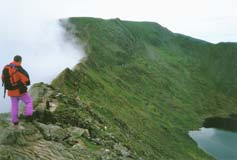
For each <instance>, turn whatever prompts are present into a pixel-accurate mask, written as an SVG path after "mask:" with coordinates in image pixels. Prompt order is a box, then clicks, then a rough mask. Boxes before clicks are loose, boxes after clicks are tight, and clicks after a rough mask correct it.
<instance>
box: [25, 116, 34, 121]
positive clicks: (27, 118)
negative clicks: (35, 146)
mask: <svg viewBox="0 0 237 160" xmlns="http://www.w3.org/2000/svg"><path fill="white" fill-rule="evenodd" d="M25 121H26V122H32V121H33V117H32V116H25Z"/></svg>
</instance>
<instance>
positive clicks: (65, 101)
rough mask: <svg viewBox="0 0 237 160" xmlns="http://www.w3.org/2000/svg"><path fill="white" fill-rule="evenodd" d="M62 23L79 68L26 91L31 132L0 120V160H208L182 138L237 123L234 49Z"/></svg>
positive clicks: (102, 24) (141, 29)
mask: <svg viewBox="0 0 237 160" xmlns="http://www.w3.org/2000/svg"><path fill="white" fill-rule="evenodd" d="M61 22H62V25H63V27H64V28H65V29H66V31H68V32H69V33H71V34H73V35H74V36H75V38H77V39H78V41H80V42H82V43H85V52H86V54H87V57H86V60H84V61H83V62H81V63H79V64H77V65H76V66H75V68H74V69H69V68H67V69H65V70H64V71H63V72H62V73H60V74H59V75H58V76H57V77H56V78H55V79H54V80H53V81H52V84H51V85H46V84H43V83H40V84H35V85H34V86H33V87H32V88H31V90H30V92H31V95H32V96H33V98H34V108H35V110H36V112H35V113H34V121H33V123H32V124H31V123H25V122H24V119H22V123H21V125H22V126H24V127H25V128H26V129H23V130H21V131H18V130H16V131H15V130H12V129H11V126H10V122H9V121H8V120H6V119H7V118H3V119H0V123H1V124H2V125H1V127H0V128H1V130H4V132H3V133H0V153H1V154H0V157H1V158H2V159H4V158H5V159H7V158H8V159H16V158H18V159H34V158H37V157H40V158H41V159H50V156H51V157H57V156H58V157H61V158H62V159H124V160H132V159H139V160H143V159H144V160H154V159H161V160H162V159H164V160H167V159H175V160H176V159H178V160H185V159H187V160H190V159H195V160H199V159H200V160H204V159H207V160H209V159H213V157H211V156H210V155H207V154H206V153H205V152H204V151H202V150H201V149H200V148H198V146H197V144H196V143H195V142H194V141H193V140H192V139H191V138H190V137H189V136H188V132H189V131H190V130H196V129H198V128H200V127H202V123H203V122H204V121H205V119H206V118H209V117H215V116H217V117H228V116H229V115H230V114H235V113H237V109H236V104H237V100H236V94H235V93H237V87H236V84H237V79H236V78H235V76H236V69H235V66H236V65H235V61H236V59H237V57H236V56H235V54H234V53H235V52H237V48H236V43H220V44H212V43H209V42H205V41H202V40H198V39H193V38H191V37H189V36H183V35H180V34H176V33H172V32H171V31H169V30H168V29H166V28H164V27H162V26H161V25H159V24H156V23H153V22H130V21H122V20H119V19H115V20H103V19H96V18H69V19H68V20H67V21H66V22H65V21H63V20H61ZM78 43H79V42H78ZM223 53H224V54H223ZM230 82H231V83H230ZM47 101H48V102H49V106H47V103H46V102H47ZM47 108H49V109H47ZM1 117H2V116H1ZM27 127H29V129H27ZM31 129H32V130H31ZM32 131H35V132H34V133H33V132H32ZM16 135H19V136H16ZM4 137H11V138H10V141H9V142H8V141H5V139H4ZM25 137H28V138H29V139H30V140H32V141H29V142H27V141H26V140H27V139H25ZM34 141H35V143H33V142H34ZM16 142H17V143H16ZM18 142H22V143H18ZM37 142H40V143H37ZM55 145H56V146H55ZM40 146H41V147H42V146H45V148H44V149H43V150H42V152H41V150H40ZM50 146H53V147H50ZM64 151H65V152H64ZM24 153H25V155H24ZM9 157H10V158H9Z"/></svg>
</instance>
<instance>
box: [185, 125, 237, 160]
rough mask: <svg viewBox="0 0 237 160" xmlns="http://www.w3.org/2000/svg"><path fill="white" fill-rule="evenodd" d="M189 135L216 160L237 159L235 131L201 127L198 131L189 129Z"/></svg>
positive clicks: (236, 136)
mask: <svg viewBox="0 0 237 160" xmlns="http://www.w3.org/2000/svg"><path fill="white" fill-rule="evenodd" d="M189 136H190V137H192V138H193V139H194V140H195V141H196V143H197V144H198V146H199V147H200V148H201V149H203V150H204V151H205V152H206V153H208V154H209V155H211V156H213V157H214V158H216V159H217V160H236V159H237V132H230V131H224V130H220V129H215V128H201V129H200V130H198V131H190V132H189Z"/></svg>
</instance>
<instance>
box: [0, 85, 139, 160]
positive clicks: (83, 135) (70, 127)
mask: <svg viewBox="0 0 237 160" xmlns="http://www.w3.org/2000/svg"><path fill="white" fill-rule="evenodd" d="M30 93H31V95H32V97H33V99H34V110H35V111H34V114H33V121H32V122H26V121H25V119H24V117H23V116H20V125H19V126H18V127H15V126H13V125H12V124H11V123H10V120H9V119H10V118H9V117H8V116H7V115H2V116H1V118H0V124H1V125H0V130H1V132H0V159H1V160H16V159H17V160H36V159H40V160H53V159H57V160H67V159H68V160H90V159H92V160H93V159H101V160H109V159H113V160H114V159H115V160H116V159H124V160H130V159H138V157H137V156H136V154H135V153H133V152H132V151H130V150H129V149H128V148H127V147H125V146H124V145H123V144H122V143H120V142H119V139H116V137H114V136H112V135H113V134H112V133H110V132H107V126H106V125H105V124H104V122H103V120H102V119H101V118H100V117H99V116H97V115H96V114H95V113H93V112H92V111H91V110H90V109H89V108H87V106H86V105H85V104H82V103H81V102H80V100H79V98H78V97H76V98H75V99H73V98H69V97H67V96H66V95H63V94H62V93H60V92H58V91H57V90H55V89H54V88H53V87H52V86H50V85H46V84H43V83H39V84H35V85H33V87H32V88H31V90H30ZM65 107H68V108H66V109H72V110H69V111H68V110H66V109H65ZM64 109H65V110H64ZM71 111H75V112H77V114H75V113H73V112H71ZM62 112H63V113H62ZM69 113H70V114H71V115H72V117H73V118H74V120H73V119H69V118H68V117H67V116H70V115H67V114H69ZM74 114H75V115H74ZM61 115H64V116H65V117H60V116H61ZM73 115H74V116H73ZM64 118H66V119H64ZM75 119H76V120H75ZM108 135H110V136H108Z"/></svg>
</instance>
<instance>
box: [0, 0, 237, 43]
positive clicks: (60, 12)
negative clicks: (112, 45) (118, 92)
mask: <svg viewBox="0 0 237 160" xmlns="http://www.w3.org/2000/svg"><path fill="white" fill-rule="evenodd" d="M0 1H1V3H0V4H1V6H0V14H1V15H0V16H1V19H2V17H5V18H14V16H16V15H21V16H23V17H25V18H26V19H25V20H27V17H29V16H30V14H31V13H32V14H33V15H34V14H35V13H36V12H37V14H38V15H39V16H40V17H42V15H43V16H48V17H52V18H62V17H70V16H90V17H101V18H116V17H118V18H121V19H126V20H136V21H155V22H158V23H160V24H161V25H163V26H165V27H167V28H169V29H170V30H172V31H173V32H178V33H183V34H186V35H190V36H193V37H196V38H200V39H204V40H206V41H210V42H214V43H216V42H220V41H235V42H236V41H237V21H236V19H237V1H236V0H178V1H175V0H117V1H115V0H38V1H36V0H0ZM2 13H3V14H2ZM6 13H7V14H6ZM36 18H37V17H36ZM16 23H18V24H19V23H24V21H22V20H20V21H16ZM4 25H6V24H4ZM8 25H9V24H8ZM15 25H17V24H15Z"/></svg>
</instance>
